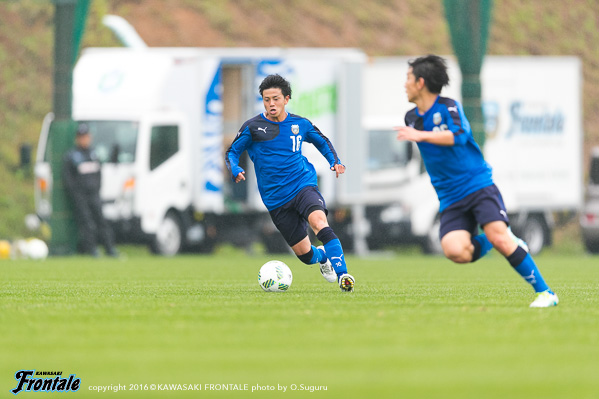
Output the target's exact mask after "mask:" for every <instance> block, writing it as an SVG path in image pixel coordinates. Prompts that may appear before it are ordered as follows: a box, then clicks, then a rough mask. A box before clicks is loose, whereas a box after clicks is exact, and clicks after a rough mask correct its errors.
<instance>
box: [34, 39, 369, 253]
mask: <svg viewBox="0 0 599 399" xmlns="http://www.w3.org/2000/svg"><path fill="white" fill-rule="evenodd" d="M365 60H366V57H365V55H364V53H363V52H361V51H359V50H354V49H280V48H246V49H231V48H224V49H223V48H212V49H202V48H143V47H141V48H90V49H86V50H85V51H84V52H83V53H82V55H81V57H80V59H79V61H78V62H77V64H76V67H75V69H74V74H73V119H74V120H75V121H79V122H85V123H87V124H88V125H89V127H90V131H91V134H92V137H93V145H94V147H95V150H96V152H97V154H98V156H99V158H100V159H101V161H102V162H103V165H102V187H101V193H100V194H101V198H102V200H103V211H104V214H105V216H106V218H107V219H108V220H109V221H110V222H112V224H113V226H114V228H115V231H116V233H117V238H120V239H123V238H124V239H126V240H128V241H141V242H148V243H149V244H150V245H151V248H152V249H153V250H154V251H155V252H157V253H160V254H163V255H174V254H176V253H177V252H179V251H180V250H181V249H183V248H186V247H196V248H200V249H204V250H207V251H209V250H210V249H211V248H212V246H213V244H214V243H215V242H217V241H221V240H226V241H229V242H233V243H236V244H238V245H249V244H251V242H252V241H253V240H255V239H256V237H255V236H256V233H255V232H256V231H259V232H262V235H263V238H264V242H265V244H266V245H267V247H281V246H282V247H283V248H284V245H282V244H281V243H282V239H281V238H280V237H279V235H278V234H273V233H274V231H275V230H274V225H272V222H271V221H270V218H269V216H268V213H267V211H266V208H265V207H264V205H263V204H262V201H261V200H260V197H259V193H258V190H257V186H256V184H255V176H253V168H252V167H246V168H245V169H246V171H247V174H246V178H247V180H246V182H245V183H244V184H238V185H235V184H233V183H232V182H231V179H230V177H229V173H228V171H227V170H226V167H225V164H224V152H225V150H226V148H227V147H228V145H229V144H230V143H231V142H232V141H233V139H234V137H235V135H236V133H237V131H238V129H239V128H240V127H241V125H242V124H243V122H244V121H245V120H247V119H249V118H250V117H252V116H254V115H256V114H258V113H259V112H262V111H264V108H263V105H262V100H261V97H260V95H259V93H258V89H257V87H258V85H259V83H260V82H261V81H262V79H263V78H264V77H266V76H267V75H269V74H272V73H279V74H281V75H283V76H285V77H286V78H288V79H289V80H290V81H291V84H292V89H293V95H292V101H291V102H290V103H289V106H288V109H289V111H290V112H294V113H297V114H300V115H305V116H306V117H309V118H310V119H311V121H312V122H313V123H314V124H315V125H317V126H318V127H319V128H320V129H321V130H322V131H323V132H324V133H325V134H326V135H327V136H328V137H329V138H330V139H331V141H332V142H333V143H335V146H336V148H337V149H338V151H339V152H340V154H343V149H344V147H345V146H347V145H348V144H347V143H346V142H345V141H344V137H346V136H344V135H342V134H341V132H351V131H352V130H360V129H361V124H360V123H361V120H360V107H361V102H360V98H361V96H360V89H361V87H360V85H359V84H356V82H359V81H360V80H361V74H362V67H363V65H364V63H365ZM51 121H52V117H51V115H50V116H48V117H47V118H46V119H45V120H44V123H43V127H42V132H41V135H40V141H39V145H38V159H37V162H36V166H35V175H36V180H37V184H36V190H35V199H36V211H37V214H38V215H39V216H40V217H41V218H42V219H47V218H48V217H49V216H50V214H51V212H52V206H51V202H50V199H51V194H50V193H51V189H52V177H51V176H52V173H51V170H50V166H49V163H48V162H47V156H46V155H47V154H46V142H47V135H48V131H49V124H50V123H51ZM360 135H361V131H358V132H355V133H353V134H351V135H350V136H360ZM304 154H305V155H306V156H307V157H308V158H309V159H310V160H311V161H312V163H313V164H314V165H315V167H316V169H317V172H318V174H319V186H320V188H321V191H322V192H323V195H324V196H325V197H326V198H327V200H328V201H331V202H332V203H334V202H335V200H336V194H337V192H338V191H339V190H338V189H337V188H336V185H337V184H340V183H337V182H336V181H335V179H334V173H332V172H330V170H329V168H328V163H327V162H326V160H325V159H324V158H323V157H322V156H321V155H320V154H319V153H318V151H317V150H316V149H315V148H314V147H313V146H311V145H306V146H305V149H304ZM241 161H242V163H245V164H246V166H247V164H248V163H250V162H251V161H250V160H249V159H248V158H246V159H243V158H242V160H241ZM341 184H342V183H341ZM271 249H272V248H271Z"/></svg>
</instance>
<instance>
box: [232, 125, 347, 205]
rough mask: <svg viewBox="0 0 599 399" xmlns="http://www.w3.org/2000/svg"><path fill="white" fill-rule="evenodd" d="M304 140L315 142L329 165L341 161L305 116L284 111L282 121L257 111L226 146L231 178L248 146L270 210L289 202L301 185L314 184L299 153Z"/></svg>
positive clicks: (310, 170)
mask: <svg viewBox="0 0 599 399" xmlns="http://www.w3.org/2000/svg"><path fill="white" fill-rule="evenodd" d="M304 141H305V142H308V143H312V144H314V146H315V147H316V148H317V149H318V150H319V151H320V153H321V154H322V155H323V156H324V157H325V158H326V159H327V161H328V162H329V165H330V166H331V167H332V166H333V165H335V164H337V163H340V162H339V158H338V157H337V153H336V152H335V149H334V148H333V145H332V144H331V142H330V141H329V139H327V138H326V137H325V136H324V135H323V134H322V133H321V132H320V130H318V128H317V127H316V126H314V125H313V124H312V123H311V122H310V121H309V120H308V119H306V118H302V117H301V116H297V115H293V114H287V117H286V118H285V120H284V121H282V122H273V121H270V120H268V119H266V117H264V115H263V114H260V115H257V116H255V117H253V118H252V119H250V120H248V121H247V122H245V123H244V124H243V126H242V127H241V129H240V130H239V133H237V137H236V138H235V140H234V141H233V143H232V144H231V147H229V149H228V150H227V154H226V163H227V168H229V171H230V172H231V175H232V177H233V179H235V177H236V176H237V175H238V174H239V173H241V172H243V171H244V170H243V169H242V168H241V167H240V166H239V157H240V156H241V154H242V153H243V151H246V150H247V152H248V154H249V156H250V159H251V160H252V162H253V163H254V169H255V171H256V178H257V180H258V190H259V191H260V195H261V197H262V201H263V202H264V205H266V208H267V209H268V210H269V211H271V210H273V209H276V208H278V207H280V206H281V205H284V204H285V203H287V202H289V201H290V200H291V199H292V198H293V197H295V195H296V194H297V193H298V192H299V191H300V190H301V189H302V188H304V187H307V186H316V185H317V176H316V170H315V169H314V166H313V165H312V164H311V163H310V162H308V160H307V159H306V157H304V156H303V155H302V144H303V143H304Z"/></svg>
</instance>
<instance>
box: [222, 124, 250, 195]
mask: <svg viewBox="0 0 599 399" xmlns="http://www.w3.org/2000/svg"><path fill="white" fill-rule="evenodd" d="M251 141H252V136H251V135H250V133H249V129H248V128H246V129H244V130H243V131H241V132H239V133H237V137H235V140H233V143H231V146H230V147H229V149H228V150H227V153H226V154H225V163H226V164H227V169H229V172H231V179H232V180H233V181H234V182H235V183H239V182H240V181H242V180H245V170H243V168H242V167H241V166H239V157H241V154H243V152H244V151H245V150H246V149H247V147H248V146H249V145H250V143H251Z"/></svg>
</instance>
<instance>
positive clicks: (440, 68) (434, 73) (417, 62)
mask: <svg viewBox="0 0 599 399" xmlns="http://www.w3.org/2000/svg"><path fill="white" fill-rule="evenodd" d="M408 65H409V66H410V67H412V73H413V74H414V77H415V78H416V80H418V79H419V78H423V79H424V84H425V85H426V88H427V89H428V91H430V92H431V93H433V94H439V93H441V89H443V87H445V86H447V85H448V84H449V75H448V74H447V63H446V61H445V59H444V58H442V57H439V56H438V55H432V54H429V55H427V56H424V57H419V58H416V59H413V60H410V61H409V62H408Z"/></svg>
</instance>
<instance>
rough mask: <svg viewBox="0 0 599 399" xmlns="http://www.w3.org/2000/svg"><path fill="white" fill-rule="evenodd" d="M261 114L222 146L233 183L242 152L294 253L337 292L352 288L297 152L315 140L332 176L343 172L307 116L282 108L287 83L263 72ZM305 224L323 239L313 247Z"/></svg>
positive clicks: (308, 167)
mask: <svg viewBox="0 0 599 399" xmlns="http://www.w3.org/2000/svg"><path fill="white" fill-rule="evenodd" d="M259 90H260V95H261V96H262V101H263V103H264V109H265V112H264V113H261V114H259V115H257V116H255V117H253V118H252V119H250V120H248V121H247V122H245V123H244V124H243V126H241V129H240V130H239V133H237V137H236V138H235V140H234V141H233V143H232V144H231V147H229V149H228V150H227V154H226V163H227V167H228V168H229V171H230V172H231V176H232V179H233V180H234V181H235V183H239V182H240V181H242V180H245V176H244V175H245V171H244V170H243V168H241V167H240V166H239V157H240V156H241V154H242V153H243V152H244V151H247V152H248V154H249V156H250V159H251V160H252V162H253V163H254V169H255V171H256V178H257V181H258V190H259V191H260V196H261V197H262V201H263V202H264V205H266V208H267V209H268V211H269V213H270V217H271V218H272V221H273V222H274V224H275V226H276V227H277V229H278V230H279V232H281V234H282V235H283V237H284V238H285V241H287V243H288V244H289V246H290V247H291V249H292V250H293V252H294V253H295V254H296V255H297V257H298V258H299V259H300V260H301V261H302V262H304V263H306V264H308V265H311V264H314V263H319V264H320V272H321V273H322V275H323V277H324V278H325V279H326V280H327V281H328V282H330V283H333V282H337V283H338V284H339V287H340V288H341V290H342V291H353V290H354V284H355V279H354V277H353V276H352V275H350V274H348V273H347V266H346V264H345V256H344V254H343V248H342V247H341V242H340V241H339V239H338V238H337V236H336V235H335V233H334V232H333V229H332V228H331V227H330V226H329V224H328V222H327V217H326V215H327V213H328V211H327V208H326V204H325V201H324V198H323V197H322V195H321V194H320V192H319V191H318V187H317V177H316V170H315V169H314V166H313V165H312V164H311V163H310V162H308V160H307V159H306V157H304V156H303V155H302V151H301V150H302V145H303V144H304V142H307V143H311V144H314V146H315V147H316V148H317V149H318V150H319V151H320V153H321V154H322V155H323V156H324V157H325V158H326V159H327V161H328V162H329V165H330V167H331V170H332V171H334V172H335V174H336V177H339V175H340V174H343V173H344V172H345V166H344V165H343V164H341V162H340V161H339V158H338V156H337V153H336V152H335V149H334V148H333V145H332V144H331V142H330V141H329V139H327V138H326V137H325V136H324V135H323V134H322V133H321V132H320V130H318V128H317V127H316V126H314V125H313V124H312V123H311V122H310V121H309V120H308V119H306V118H303V117H301V116H298V115H293V114H290V113H288V112H287V111H286V110H285V106H286V105H287V103H288V102H289V100H290V99H291V85H290V84H289V82H288V81H287V80H285V79H284V78H283V77H281V76H280V75H269V76H267V77H266V78H265V79H264V80H263V81H262V83H261V84H260V87H259ZM308 224H309V225H310V227H311V228H312V230H313V231H314V233H315V234H316V237H317V238H318V239H319V240H320V241H321V242H322V243H323V246H320V247H318V248H317V247H315V246H313V245H312V244H311V242H310V239H309V237H308V234H307V228H308Z"/></svg>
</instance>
